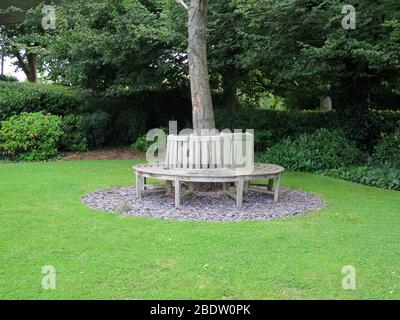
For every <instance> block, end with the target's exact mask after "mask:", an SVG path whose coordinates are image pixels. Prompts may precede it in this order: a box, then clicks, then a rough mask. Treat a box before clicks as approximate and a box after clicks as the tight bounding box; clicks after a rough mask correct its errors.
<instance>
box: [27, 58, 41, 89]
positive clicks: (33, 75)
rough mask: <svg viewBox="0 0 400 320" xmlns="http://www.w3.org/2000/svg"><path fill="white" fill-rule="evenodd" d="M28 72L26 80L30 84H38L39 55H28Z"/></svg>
mask: <svg viewBox="0 0 400 320" xmlns="http://www.w3.org/2000/svg"><path fill="white" fill-rule="evenodd" d="M27 60H28V70H29V72H28V73H27V74H26V78H27V79H28V81H29V82H36V81H37V79H38V66H37V55H36V54H35V53H28V54H27Z"/></svg>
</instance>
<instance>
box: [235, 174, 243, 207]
mask: <svg viewBox="0 0 400 320" xmlns="http://www.w3.org/2000/svg"><path fill="white" fill-rule="evenodd" d="M243 190H244V180H239V181H238V182H237V186H236V205H237V206H238V207H239V208H241V207H242V205H243Z"/></svg>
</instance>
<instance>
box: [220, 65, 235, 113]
mask: <svg viewBox="0 0 400 320" xmlns="http://www.w3.org/2000/svg"><path fill="white" fill-rule="evenodd" d="M237 83H238V76H237V72H236V70H235V69H232V70H228V71H227V72H225V73H224V74H223V75H222V88H223V95H222V104H223V105H224V107H225V108H226V109H228V110H230V111H235V110H236V107H237V105H238V100H237Z"/></svg>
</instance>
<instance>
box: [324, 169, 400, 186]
mask: <svg viewBox="0 0 400 320" xmlns="http://www.w3.org/2000/svg"><path fill="white" fill-rule="evenodd" d="M324 174H325V175H328V176H331V177H334V178H339V179H344V180H348V181H352V182H356V183H361V184H365V185H368V186H374V187H379V188H387V189H393V190H400V170H399V169H398V168H393V167H390V166H388V165H384V166H379V167H376V166H362V167H347V168H339V169H330V170H328V171H326V172H324Z"/></svg>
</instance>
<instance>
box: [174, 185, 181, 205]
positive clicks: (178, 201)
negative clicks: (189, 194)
mask: <svg viewBox="0 0 400 320" xmlns="http://www.w3.org/2000/svg"><path fill="white" fill-rule="evenodd" d="M180 206H181V182H180V181H179V179H176V180H175V207H176V208H179V207H180Z"/></svg>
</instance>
